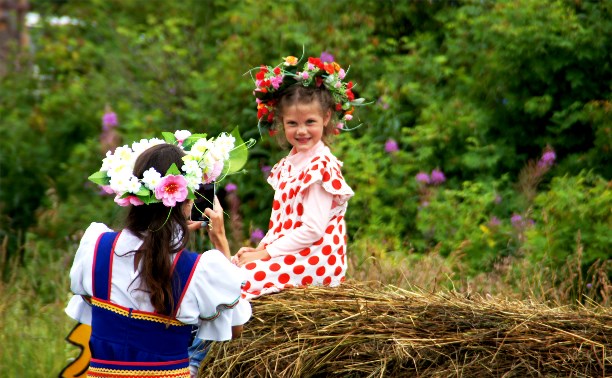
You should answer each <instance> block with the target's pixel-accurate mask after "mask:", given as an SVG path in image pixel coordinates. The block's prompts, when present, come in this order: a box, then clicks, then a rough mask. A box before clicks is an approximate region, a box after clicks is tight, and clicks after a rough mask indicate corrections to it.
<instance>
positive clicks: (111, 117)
mask: <svg viewBox="0 0 612 378" xmlns="http://www.w3.org/2000/svg"><path fill="white" fill-rule="evenodd" d="M118 124H119V120H118V119H117V114H115V112H112V111H107V112H106V113H104V115H103V116H102V127H103V129H104V130H108V129H110V128H112V127H115V126H117V125H118Z"/></svg>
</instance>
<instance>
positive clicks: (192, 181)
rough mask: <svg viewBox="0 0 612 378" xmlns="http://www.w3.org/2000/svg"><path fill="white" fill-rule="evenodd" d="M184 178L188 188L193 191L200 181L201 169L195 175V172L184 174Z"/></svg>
mask: <svg viewBox="0 0 612 378" xmlns="http://www.w3.org/2000/svg"><path fill="white" fill-rule="evenodd" d="M185 179H186V180H187V186H188V187H189V189H191V190H192V191H195V190H196V189H197V188H198V187H199V186H200V184H201V183H202V170H200V174H199V175H195V174H189V175H186V176H185Z"/></svg>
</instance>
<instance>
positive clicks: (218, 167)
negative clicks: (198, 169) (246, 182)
mask: <svg viewBox="0 0 612 378" xmlns="http://www.w3.org/2000/svg"><path fill="white" fill-rule="evenodd" d="M222 171H223V160H217V162H216V163H215V165H214V166H213V169H212V171H210V172H208V173H205V174H204V184H210V183H211V182H213V181H215V180H216V179H217V177H219V175H220V174H221V172H222Z"/></svg>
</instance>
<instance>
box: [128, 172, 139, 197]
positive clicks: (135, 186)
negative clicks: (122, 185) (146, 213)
mask: <svg viewBox="0 0 612 378" xmlns="http://www.w3.org/2000/svg"><path fill="white" fill-rule="evenodd" d="M140 187H141V185H140V181H138V178H136V177H135V176H132V177H130V179H129V180H128V183H127V191H128V192H130V193H134V194H136V193H138V191H139V190H140Z"/></svg>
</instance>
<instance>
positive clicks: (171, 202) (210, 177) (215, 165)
mask: <svg viewBox="0 0 612 378" xmlns="http://www.w3.org/2000/svg"><path fill="white" fill-rule="evenodd" d="M162 135H163V137H164V139H163V140H162V139H159V138H152V139H141V140H140V141H138V142H134V143H132V145H131V146H128V145H124V146H121V147H117V148H116V149H115V151H114V152H111V151H108V152H107V153H106V157H105V158H104V159H103V160H102V167H101V168H100V170H99V171H98V172H96V173H94V174H92V175H91V176H89V180H90V181H92V182H94V183H96V184H98V185H100V186H102V189H103V190H104V191H105V192H107V193H109V194H115V202H116V203H117V204H118V205H119V206H128V205H134V206H140V205H143V204H146V205H148V204H151V203H158V202H161V203H163V204H164V206H167V207H174V206H175V205H176V203H177V202H182V201H184V200H185V199H195V194H194V193H195V191H196V190H197V189H198V187H199V186H200V184H207V183H210V182H213V181H215V180H217V181H220V180H222V179H223V177H225V176H226V175H228V174H231V173H236V172H238V171H239V170H240V169H241V168H242V167H243V166H244V164H245V163H246V159H247V148H248V147H250V146H252V145H253V144H254V141H253V140H250V141H248V142H247V143H244V142H243V141H242V139H241V138H240V134H239V132H238V129H235V130H234V131H233V132H232V133H231V134H228V133H221V134H220V135H218V136H217V137H216V138H210V139H206V134H191V132H189V131H187V130H178V131H176V132H175V133H170V132H163V133H162ZM159 144H172V145H177V146H179V147H180V148H181V149H183V151H185V156H183V158H182V160H183V165H182V166H181V167H180V170H179V167H177V166H176V164H174V163H173V164H172V165H171V166H170V168H168V170H167V171H166V172H164V175H163V176H162V173H161V172H158V171H156V170H155V168H153V167H151V168H149V169H148V170H146V171H145V172H144V174H143V175H142V176H143V177H142V178H138V177H136V176H134V174H133V171H134V163H135V162H136V159H138V157H139V156H140V154H142V152H144V151H145V150H147V149H149V148H151V147H153V146H156V145H159ZM221 175H223V177H222V178H221V179H219V177H220V176H221Z"/></svg>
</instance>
